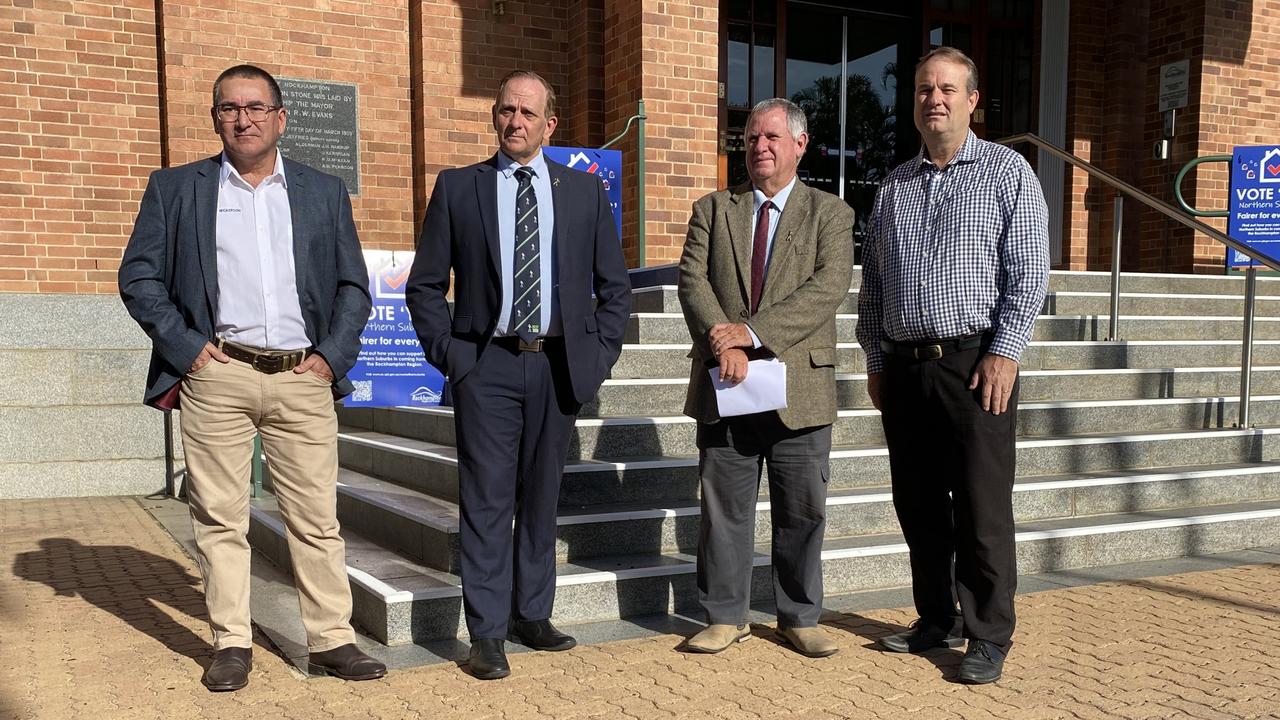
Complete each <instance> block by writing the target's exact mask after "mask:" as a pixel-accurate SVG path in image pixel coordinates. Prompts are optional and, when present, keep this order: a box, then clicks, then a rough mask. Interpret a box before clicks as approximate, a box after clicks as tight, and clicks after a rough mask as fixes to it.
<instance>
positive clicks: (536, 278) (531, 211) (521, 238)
mask: <svg viewBox="0 0 1280 720" xmlns="http://www.w3.org/2000/svg"><path fill="white" fill-rule="evenodd" d="M515 175H516V181H517V182H518V183H519V187H518V189H517V190H516V247H515V253H514V254H513V260H514V262H512V269H513V270H514V271H515V272H514V273H513V274H512V283H511V288H512V295H514V296H515V301H514V302H512V303H511V331H512V332H514V333H515V334H517V335H519V336H520V339H521V340H524V341H525V342H532V341H533V340H534V338H536V337H538V336H539V335H540V334H542V324H541V317H542V313H541V311H542V263H541V262H539V258H540V256H541V254H542V246H541V243H540V242H538V194H537V193H536V192H534V190H533V175H534V173H533V168H530V167H520V168H517V169H516V172H515Z"/></svg>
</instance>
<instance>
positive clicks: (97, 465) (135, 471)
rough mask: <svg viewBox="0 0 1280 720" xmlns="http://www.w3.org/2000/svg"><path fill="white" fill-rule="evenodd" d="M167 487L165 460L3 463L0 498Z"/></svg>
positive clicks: (146, 490)
mask: <svg viewBox="0 0 1280 720" xmlns="http://www.w3.org/2000/svg"><path fill="white" fill-rule="evenodd" d="M163 488H164V459H163V458H152V459H131V460H98V461H88V462H86V461H71V462H42V463H18V462H12V463H3V464H0V498H3V499H15V498H54V497H99V496H110V495H150V494H152V493H154V492H157V491H159V490H161V489H163Z"/></svg>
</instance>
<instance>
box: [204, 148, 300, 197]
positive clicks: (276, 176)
mask: <svg viewBox="0 0 1280 720" xmlns="http://www.w3.org/2000/svg"><path fill="white" fill-rule="evenodd" d="M232 176H235V178H236V179H237V180H239V181H240V182H242V183H244V184H246V185H248V184H249V183H248V181H247V180H245V179H244V178H243V177H240V171H238V170H236V166H235V165H232V164H231V160H230V158H228V157H227V151H226V150H223V151H222V166H221V167H220V168H219V169H218V184H219V185H224V184H226V182H227V178H229V177H232ZM271 180H278V181H279V182H280V184H281V185H284V186H285V187H286V188H287V187H289V182H288V181H287V180H285V174H284V156H283V155H281V154H280V148H276V167H275V170H273V171H272V173H271V174H270V175H268V176H266V177H265V178H263V179H262V181H263V182H267V181H271Z"/></svg>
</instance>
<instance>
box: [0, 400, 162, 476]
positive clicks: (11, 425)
mask: <svg viewBox="0 0 1280 720" xmlns="http://www.w3.org/2000/svg"><path fill="white" fill-rule="evenodd" d="M176 419H177V418H175V420H176ZM0 431H2V432H3V438H4V446H5V451H4V459H3V461H4V462H8V463H23V462H31V463H42V462H60V461H66V460H79V461H96V460H132V459H154V458H163V457H164V414H163V413H161V412H159V411H157V410H155V409H152V408H149V407H146V406H144V405H142V404H136V405H58V406H53V407H11V408H5V410H4V414H3V419H0ZM174 435H175V437H176V436H177V423H176V422H175V424H174Z"/></svg>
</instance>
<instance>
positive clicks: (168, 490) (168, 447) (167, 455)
mask: <svg viewBox="0 0 1280 720" xmlns="http://www.w3.org/2000/svg"><path fill="white" fill-rule="evenodd" d="M164 496H165V497H167V498H176V497H178V495H177V493H175V492H174V489H173V411H172V410H165V411H164Z"/></svg>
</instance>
